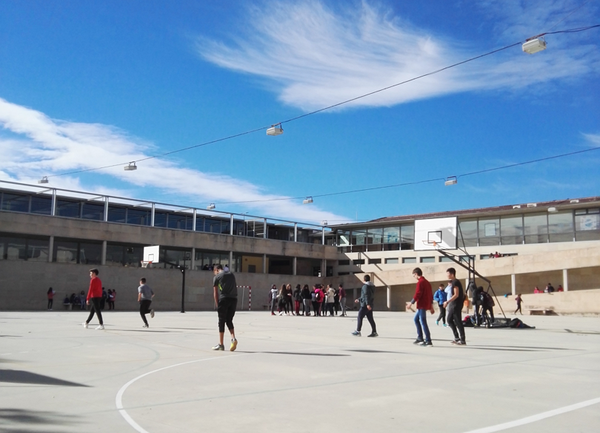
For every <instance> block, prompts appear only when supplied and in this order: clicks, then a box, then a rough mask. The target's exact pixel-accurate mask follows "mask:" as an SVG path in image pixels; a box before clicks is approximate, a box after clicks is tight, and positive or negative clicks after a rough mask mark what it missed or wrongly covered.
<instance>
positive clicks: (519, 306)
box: [513, 293, 523, 316]
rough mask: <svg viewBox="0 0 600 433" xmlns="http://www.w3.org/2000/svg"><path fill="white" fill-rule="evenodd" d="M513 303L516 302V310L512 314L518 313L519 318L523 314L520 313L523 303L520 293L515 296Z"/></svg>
mask: <svg viewBox="0 0 600 433" xmlns="http://www.w3.org/2000/svg"><path fill="white" fill-rule="evenodd" d="M515 301H517V309H516V310H515V312H514V313H513V314H517V311H518V312H519V313H521V316H522V315H523V312H522V311H521V304H522V303H523V298H521V294H520V293H519V294H518V295H517V296H516V298H515Z"/></svg>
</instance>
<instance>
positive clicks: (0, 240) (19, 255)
mask: <svg viewBox="0 0 600 433" xmlns="http://www.w3.org/2000/svg"><path fill="white" fill-rule="evenodd" d="M0 251H1V252H2V260H25V259H26V258H27V240H26V239H25V238H21V237H16V236H0Z"/></svg>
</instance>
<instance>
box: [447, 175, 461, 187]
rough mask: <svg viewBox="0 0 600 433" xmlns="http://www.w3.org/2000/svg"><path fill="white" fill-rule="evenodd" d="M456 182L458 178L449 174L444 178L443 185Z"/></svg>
mask: <svg viewBox="0 0 600 433" xmlns="http://www.w3.org/2000/svg"><path fill="white" fill-rule="evenodd" d="M457 182H458V179H457V178H456V176H450V177H448V178H447V179H446V182H444V185H446V186H449V185H456V184H457Z"/></svg>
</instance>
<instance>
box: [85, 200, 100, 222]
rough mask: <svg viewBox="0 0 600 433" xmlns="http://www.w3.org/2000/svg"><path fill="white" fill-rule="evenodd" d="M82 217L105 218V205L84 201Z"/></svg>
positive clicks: (98, 219) (87, 218)
mask: <svg viewBox="0 0 600 433" xmlns="http://www.w3.org/2000/svg"><path fill="white" fill-rule="evenodd" d="M81 218H83V219H86V220H96V221H103V220H104V205H103V204H95V203H82V209H81Z"/></svg>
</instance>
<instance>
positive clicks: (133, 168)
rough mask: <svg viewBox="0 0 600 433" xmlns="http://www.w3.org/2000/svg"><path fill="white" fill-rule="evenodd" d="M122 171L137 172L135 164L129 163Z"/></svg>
mask: <svg viewBox="0 0 600 433" xmlns="http://www.w3.org/2000/svg"><path fill="white" fill-rule="evenodd" d="M123 169H124V170H125V171H133V170H137V165H135V162H130V163H129V165H126V166H125V167H123Z"/></svg>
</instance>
